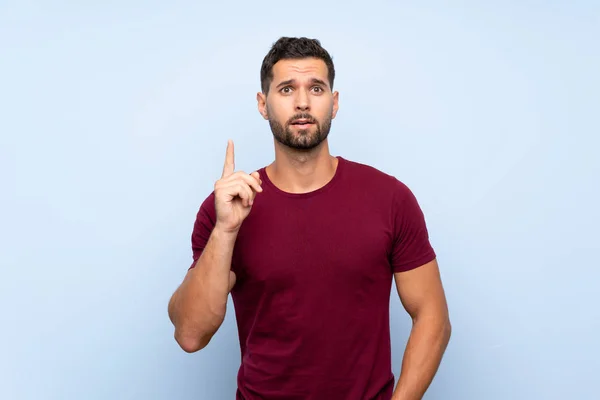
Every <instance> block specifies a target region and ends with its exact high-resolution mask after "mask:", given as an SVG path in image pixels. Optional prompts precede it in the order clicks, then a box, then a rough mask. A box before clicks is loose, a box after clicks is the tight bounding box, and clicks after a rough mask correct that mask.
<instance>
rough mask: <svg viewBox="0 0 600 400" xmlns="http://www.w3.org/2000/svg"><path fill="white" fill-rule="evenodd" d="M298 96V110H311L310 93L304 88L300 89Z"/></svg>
mask: <svg viewBox="0 0 600 400" xmlns="http://www.w3.org/2000/svg"><path fill="white" fill-rule="evenodd" d="M296 93H297V96H296V110H298V111H309V110H310V104H309V103H310V102H309V96H308V93H306V91H304V90H298V91H297V92H296Z"/></svg>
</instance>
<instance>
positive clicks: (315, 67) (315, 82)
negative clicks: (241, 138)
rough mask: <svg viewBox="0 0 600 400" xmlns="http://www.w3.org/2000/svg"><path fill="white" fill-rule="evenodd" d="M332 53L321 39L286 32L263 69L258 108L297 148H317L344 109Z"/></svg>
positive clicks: (285, 140) (282, 138)
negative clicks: (340, 105) (335, 87)
mask: <svg viewBox="0 0 600 400" xmlns="http://www.w3.org/2000/svg"><path fill="white" fill-rule="evenodd" d="M334 78H335V69H334V66H333V61H332V60H331V56H330V55H329V53H328V52H327V50H325V49H324V48H323V47H321V44H320V43H319V41H318V40H316V39H307V38H289V37H282V38H281V39H279V40H278V41H277V42H275V43H274V44H273V46H272V47H271V50H270V51H269V53H267V55H266V56H265V58H264V60H263V63H262V67H261V70H260V80H261V89H262V92H260V93H258V94H257V100H258V109H259V112H260V113H261V115H262V116H263V117H264V118H265V119H267V120H268V121H269V125H270V126H271V131H272V132H273V136H274V137H275V139H276V140H277V141H278V142H279V143H281V144H283V145H285V146H287V147H290V148H293V149H295V150H311V149H313V148H315V147H317V146H318V145H319V144H321V143H322V142H323V141H324V140H325V139H326V138H327V136H328V135H329V130H330V128H331V120H332V119H333V118H335V115H336V113H337V110H338V96H339V94H338V93H337V92H333V81H334Z"/></svg>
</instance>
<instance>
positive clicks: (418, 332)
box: [392, 260, 451, 400]
mask: <svg viewBox="0 0 600 400" xmlns="http://www.w3.org/2000/svg"><path fill="white" fill-rule="evenodd" d="M394 279H395V281H396V288H397V290H398V295H399V296H400V301H401V302H402V305H403V306H404V308H405V309H406V311H407V312H408V314H409V315H410V316H411V318H412V321H413V326H412V330H411V333H410V337H409V339H408V343H407V345H406V349H405V352H404V357H403V359H402V371H401V373H400V378H399V379H398V385H397V386H396V390H395V391H394V395H393V397H392V400H420V399H421V398H422V397H423V395H424V394H425V392H426V391H427V388H428V387H429V385H430V384H431V382H432V380H433V377H434V376H435V374H436V372H437V370H438V367H439V365H440V362H441V360H442V356H443V354H444V352H445V350H446V347H447V346H448V342H449V340H450V332H451V325H450V319H449V316H448V306H447V304H446V296H445V294H444V289H443V287H442V282H441V279H440V273H439V269H438V264H437V261H436V260H433V261H431V262H428V263H427V264H425V265H423V266H421V267H418V268H415V269H412V270H410V271H406V272H396V273H395V274H394Z"/></svg>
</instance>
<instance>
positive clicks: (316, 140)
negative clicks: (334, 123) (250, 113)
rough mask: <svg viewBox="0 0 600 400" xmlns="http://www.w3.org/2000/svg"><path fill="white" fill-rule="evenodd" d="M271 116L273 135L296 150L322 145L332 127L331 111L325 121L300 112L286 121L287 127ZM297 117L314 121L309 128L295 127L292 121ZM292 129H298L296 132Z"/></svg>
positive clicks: (310, 148)
mask: <svg viewBox="0 0 600 400" xmlns="http://www.w3.org/2000/svg"><path fill="white" fill-rule="evenodd" d="M268 117H269V126H270V127H271V132H273V137H274V138H275V140H277V141H278V142H279V143H281V144H282V145H284V146H286V147H289V148H291V149H294V150H301V151H309V150H312V149H314V148H315V147H317V146H318V145H320V144H321V143H322V142H323V141H324V140H325V139H327V136H329V130H330V129H331V119H332V118H331V113H330V114H329V115H328V116H327V117H326V118H325V120H324V121H323V123H321V122H319V121H317V120H316V119H315V118H313V117H312V116H311V115H310V114H308V113H300V114H296V115H294V116H293V117H292V118H290V119H289V120H288V121H287V122H286V123H285V127H284V126H283V125H282V124H281V123H280V122H279V121H276V120H275V119H273V118H271V116H268ZM296 119H307V120H309V121H310V122H312V123H313V125H312V126H310V127H309V128H308V129H294V128H293V127H294V125H292V121H294V120H296ZM292 129H294V130H296V131H297V132H294V131H293V130H292Z"/></svg>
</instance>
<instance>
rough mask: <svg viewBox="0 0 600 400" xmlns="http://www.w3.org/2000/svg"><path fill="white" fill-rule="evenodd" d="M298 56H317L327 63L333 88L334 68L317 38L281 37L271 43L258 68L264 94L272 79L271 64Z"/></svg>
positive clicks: (330, 84) (267, 90)
mask: <svg viewBox="0 0 600 400" xmlns="http://www.w3.org/2000/svg"><path fill="white" fill-rule="evenodd" d="M300 58H318V59H321V60H323V61H324V62H325V65H327V71H328V78H329V86H330V87H331V89H333V80H334V79H335V68H334V67H333V60H332V59H331V56H330V55H329V53H328V52H327V50H325V49H324V48H323V47H322V46H321V42H319V41H318V40H317V39H308V38H305V37H300V38H295V37H282V38H280V39H279V40H277V41H276V42H275V43H273V46H272V47H271V50H269V52H268V53H267V55H266V56H265V58H264V59H263V63H262V66H261V68H260V86H261V90H262V92H263V93H264V94H268V93H269V86H270V85H271V82H272V81H273V65H275V64H276V63H277V61H279V60H286V59H300Z"/></svg>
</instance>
